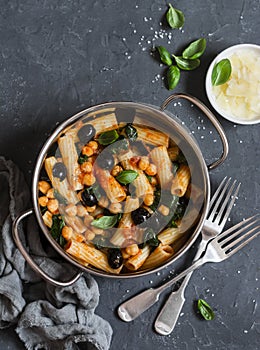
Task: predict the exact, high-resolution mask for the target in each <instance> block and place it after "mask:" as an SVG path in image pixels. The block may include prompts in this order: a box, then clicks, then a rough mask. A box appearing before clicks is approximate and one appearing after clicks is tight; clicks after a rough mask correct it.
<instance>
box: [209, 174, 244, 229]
mask: <svg viewBox="0 0 260 350" xmlns="http://www.w3.org/2000/svg"><path fill="white" fill-rule="evenodd" d="M235 184H236V180H235V181H234V182H233V185H232V186H231V188H230V190H229V192H228V194H227V196H226V198H225V201H224V202H223V204H222V206H221V209H220V211H219V212H218V215H217V217H216V219H215V223H216V224H219V222H220V220H221V218H222V215H223V212H224V210H225V209H226V206H227V203H228V201H229V199H230V198H231V197H232V192H233V189H234V186H235ZM240 185H241V183H239V184H238V186H237V188H236V191H235V193H234V195H233V198H232V200H231V201H230V203H229V205H228V207H227V210H226V213H225V215H224V216H223V218H222V220H221V226H224V225H225V223H226V221H227V219H228V216H229V214H230V212H231V209H232V208H233V205H234V203H235V200H236V198H237V194H238V191H239V188H240Z"/></svg>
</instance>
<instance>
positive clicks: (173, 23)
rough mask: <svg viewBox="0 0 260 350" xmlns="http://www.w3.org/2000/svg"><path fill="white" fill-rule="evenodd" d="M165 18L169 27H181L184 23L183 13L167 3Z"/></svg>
mask: <svg viewBox="0 0 260 350" xmlns="http://www.w3.org/2000/svg"><path fill="white" fill-rule="evenodd" d="M166 19H167V22H168V24H169V26H170V27H171V28H173V29H174V28H181V27H183V25H184V21H185V18H184V14H183V13H182V11H180V10H177V9H175V8H174V7H172V5H171V4H169V10H168V11H167V13H166Z"/></svg>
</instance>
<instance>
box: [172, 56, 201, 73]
mask: <svg viewBox="0 0 260 350" xmlns="http://www.w3.org/2000/svg"><path fill="white" fill-rule="evenodd" d="M173 56H174V55H173ZM174 58H175V61H176V63H177V66H178V67H179V68H180V69H182V70H194V69H196V68H197V67H198V66H199V65H200V60H199V59H198V58H196V59H192V60H191V59H186V58H183V57H180V56H174Z"/></svg>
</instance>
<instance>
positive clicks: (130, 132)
mask: <svg viewBox="0 0 260 350" xmlns="http://www.w3.org/2000/svg"><path fill="white" fill-rule="evenodd" d="M125 133H126V136H127V137H128V138H129V140H131V141H135V140H136V139H137V136H138V133H137V130H136V128H135V127H133V125H132V124H130V123H129V124H127V125H126V126H125Z"/></svg>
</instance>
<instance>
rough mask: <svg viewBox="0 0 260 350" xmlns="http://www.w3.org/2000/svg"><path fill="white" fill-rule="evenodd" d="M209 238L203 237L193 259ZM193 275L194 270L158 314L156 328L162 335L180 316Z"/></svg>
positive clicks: (167, 333) (170, 330) (198, 255)
mask: <svg viewBox="0 0 260 350" xmlns="http://www.w3.org/2000/svg"><path fill="white" fill-rule="evenodd" d="M207 243H208V239H206V238H205V237H204V238H202V240H201V242H200V244H199V246H198V250H197V253H196V255H195V257H194V260H193V261H196V260H197V259H198V258H199V257H200V256H201V254H202V253H203V252H204V250H205V249H206V246H207ZM191 276H192V272H190V273H189V274H187V275H186V277H185V278H184V280H183V281H182V283H181V285H180V287H179V289H178V290H176V291H174V292H171V294H170V295H169V297H168V299H167V301H166V302H165V304H164V306H163V307H162V309H161V311H160V313H159V315H158V316H157V318H156V320H155V323H154V328H155V330H156V332H157V333H159V334H161V335H169V334H170V333H171V332H172V331H173V329H174V327H175V325H176V322H177V320H178V318H179V315H180V313H181V310H182V307H183V304H184V303H185V289H186V287H187V285H188V283H189V280H190V278H191Z"/></svg>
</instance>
